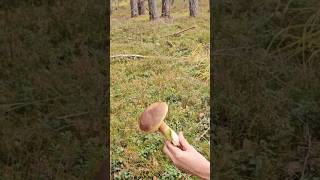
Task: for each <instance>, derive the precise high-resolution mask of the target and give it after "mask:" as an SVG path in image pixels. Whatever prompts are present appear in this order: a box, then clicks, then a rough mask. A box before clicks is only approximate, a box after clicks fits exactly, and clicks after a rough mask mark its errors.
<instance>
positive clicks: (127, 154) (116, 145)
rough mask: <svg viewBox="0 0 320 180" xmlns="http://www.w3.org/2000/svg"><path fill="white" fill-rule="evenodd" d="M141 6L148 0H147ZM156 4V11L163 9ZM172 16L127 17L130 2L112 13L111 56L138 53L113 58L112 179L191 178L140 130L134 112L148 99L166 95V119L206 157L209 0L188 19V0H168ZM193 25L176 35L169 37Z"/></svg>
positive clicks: (154, 136)
mask: <svg viewBox="0 0 320 180" xmlns="http://www.w3.org/2000/svg"><path fill="white" fill-rule="evenodd" d="M146 5H147V4H146ZM159 7H161V6H160V4H158V10H161V9H160V8H159ZM171 16H172V19H169V20H164V19H159V20H158V21H155V22H150V21H149V16H148V12H147V11H146V15H142V16H139V17H136V18H130V6H129V1H123V2H120V3H119V7H118V9H117V10H114V11H113V14H112V15H111V42H110V43H111V51H110V54H111V56H114V55H119V54H139V55H143V56H148V58H143V59H132V58H131V59H130V58H120V59H119V58H111V64H110V67H111V71H110V74H111V75H110V76H111V84H110V103H111V122H110V126H111V128H110V131H111V132H110V134H111V135H110V139H111V143H110V144H111V148H110V151H111V152H110V153H111V171H112V178H113V179H133V178H135V179H138V178H143V179H145V178H148V179H150V178H154V177H157V178H158V179H168V178H174V179H177V178H182V177H184V178H189V179H196V177H191V176H190V175H187V174H184V173H182V172H181V171H179V170H178V169H176V168H175V167H174V166H173V164H172V162H171V161H170V160H169V159H168V157H166V155H165V154H164V153H163V151H162V148H163V143H164V140H163V138H162V137H161V135H160V134H159V133H152V134H145V133H143V132H141V130H140V129H139V127H138V117H139V115H140V114H141V113H142V111H143V110H144V108H146V107H147V106H148V105H150V104H151V103H153V102H156V101H165V102H167V103H168V105H169V113H168V117H167V118H166V122H167V124H168V125H169V126H171V127H172V128H173V129H174V130H176V131H177V132H179V131H183V132H184V135H185V137H186V138H187V140H188V141H189V143H191V144H192V145H194V146H195V147H196V148H197V150H198V151H199V152H201V153H202V154H203V155H204V156H205V157H207V158H208V159H209V158H210V155H209V152H210V150H209V149H210V141H209V128H210V125H209V123H210V118H209V117H210V111H209V110H210V106H209V99H210V95H209V94H210V93H209V77H210V72H209V51H210V23H209V22H210V13H209V2H208V1H201V2H200V14H199V16H198V17H197V18H190V17H189V11H188V3H187V2H183V1H181V2H180V1H176V2H174V4H173V6H172V7H171ZM190 27H195V28H193V29H190V30H188V31H185V32H183V33H181V34H180V35H179V36H167V35H170V34H173V33H175V32H179V31H181V30H184V29H187V28H190Z"/></svg>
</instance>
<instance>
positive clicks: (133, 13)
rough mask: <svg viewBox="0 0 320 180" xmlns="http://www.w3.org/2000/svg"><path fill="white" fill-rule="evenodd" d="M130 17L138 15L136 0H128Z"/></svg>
mask: <svg viewBox="0 0 320 180" xmlns="http://www.w3.org/2000/svg"><path fill="white" fill-rule="evenodd" d="M130 6H131V17H136V16H138V0H130Z"/></svg>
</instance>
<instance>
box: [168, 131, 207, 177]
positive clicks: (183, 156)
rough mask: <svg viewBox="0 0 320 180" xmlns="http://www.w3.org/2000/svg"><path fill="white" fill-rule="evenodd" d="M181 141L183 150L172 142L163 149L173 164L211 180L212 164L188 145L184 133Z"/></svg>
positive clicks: (180, 136)
mask: <svg viewBox="0 0 320 180" xmlns="http://www.w3.org/2000/svg"><path fill="white" fill-rule="evenodd" d="M179 140H180V144H181V146H180V148H181V149H180V148H178V147H176V146H174V145H172V144H171V142H170V141H166V142H165V145H164V147H163V151H164V152H165V153H166V154H167V155H168V156H169V158H170V159H171V160H172V162H173V164H174V165H175V166H176V167H178V168H179V169H181V170H183V171H185V172H188V173H191V174H193V175H196V176H199V177H200V178H202V179H210V162H209V161H208V160H207V159H206V158H205V157H203V156H202V155H201V154H200V153H199V152H198V151H197V150H196V149H194V147H193V146H191V145H190V144H189V143H188V141H187V140H186V139H185V138H184V136H183V134H182V132H180V133H179Z"/></svg>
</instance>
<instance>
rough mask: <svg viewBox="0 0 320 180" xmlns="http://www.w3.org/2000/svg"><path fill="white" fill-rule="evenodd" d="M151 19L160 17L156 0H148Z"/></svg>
mask: <svg viewBox="0 0 320 180" xmlns="http://www.w3.org/2000/svg"><path fill="white" fill-rule="evenodd" d="M148 5H149V16H150V20H156V19H158V15H157V3H156V1H155V0H148Z"/></svg>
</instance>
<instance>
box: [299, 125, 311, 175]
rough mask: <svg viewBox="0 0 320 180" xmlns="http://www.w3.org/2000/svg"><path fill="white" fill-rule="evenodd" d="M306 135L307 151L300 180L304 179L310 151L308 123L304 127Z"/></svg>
mask: <svg viewBox="0 0 320 180" xmlns="http://www.w3.org/2000/svg"><path fill="white" fill-rule="evenodd" d="M306 133H307V138H308V150H307V154H306V156H305V158H304V163H303V169H302V173H301V177H300V180H303V179H304V174H305V171H306V167H307V164H308V159H309V156H310V151H311V134H310V130H309V124H308V123H307V125H306Z"/></svg>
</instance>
